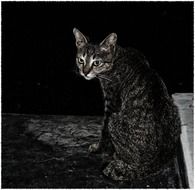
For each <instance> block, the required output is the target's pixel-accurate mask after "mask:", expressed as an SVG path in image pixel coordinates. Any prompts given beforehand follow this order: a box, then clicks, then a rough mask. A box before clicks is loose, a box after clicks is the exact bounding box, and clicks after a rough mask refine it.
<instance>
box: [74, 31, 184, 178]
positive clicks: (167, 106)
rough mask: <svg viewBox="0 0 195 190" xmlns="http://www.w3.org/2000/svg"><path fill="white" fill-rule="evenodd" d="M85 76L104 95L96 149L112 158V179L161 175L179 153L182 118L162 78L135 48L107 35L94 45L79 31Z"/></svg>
mask: <svg viewBox="0 0 195 190" xmlns="http://www.w3.org/2000/svg"><path fill="white" fill-rule="evenodd" d="M73 32H74V35H75V38H76V46H77V55H76V63H77V66H78V69H79V72H80V74H81V75H82V76H83V77H84V78H85V79H87V80H90V79H93V78H95V77H96V78H99V79H100V83H101V86H102V91H103V93H104V99H105V121H104V124H103V129H102V135H101V139H100V142H99V143H98V144H95V145H94V144H93V145H91V146H90V148H89V150H90V151H91V152H96V151H97V152H103V153H105V152H108V151H109V155H110V156H111V157H112V159H111V160H110V162H109V163H108V165H107V166H106V167H105V168H104V169H103V173H104V174H105V175H106V176H108V177H110V178H112V179H113V180H120V181H121V180H130V181H132V180H135V179H141V178H145V177H148V176H150V175H154V174H156V173H158V172H159V171H160V170H161V169H162V168H163V167H164V166H165V165H166V164H168V163H169V162H171V161H172V160H173V159H174V158H175V156H176V152H177V148H178V146H179V141H180V134H181V121H180V117H179V113H178V110H177V107H176V106H175V105H174V103H173V100H172V97H171V96H169V94H168V91H167V88H166V86H165V84H164V82H163V80H162V79H161V77H160V76H159V75H158V74H157V73H156V72H155V71H154V70H153V69H152V68H151V67H150V66H149V63H148V61H147V60H146V58H145V57H144V56H143V55H142V54H141V53H140V52H139V51H137V50H135V49H133V48H122V47H120V46H119V45H117V44H116V41H117V35H116V34H115V33H112V34H110V35H108V36H107V37H106V38H105V39H104V40H103V41H102V42H101V43H100V45H98V44H95V45H94V44H92V43H90V42H88V41H87V39H86V38H85V36H84V35H83V34H82V33H81V32H80V31H78V30H77V29H74V31H73Z"/></svg>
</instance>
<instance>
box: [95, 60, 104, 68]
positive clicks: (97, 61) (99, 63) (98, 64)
mask: <svg viewBox="0 0 195 190" xmlns="http://www.w3.org/2000/svg"><path fill="white" fill-rule="evenodd" d="M101 63H102V62H101V61H100V60H96V61H94V62H93V65H94V66H95V67H98V66H100V65H101Z"/></svg>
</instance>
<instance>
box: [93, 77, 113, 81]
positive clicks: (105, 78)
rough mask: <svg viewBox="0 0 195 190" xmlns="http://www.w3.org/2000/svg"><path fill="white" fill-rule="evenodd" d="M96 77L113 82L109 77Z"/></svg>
mask: <svg viewBox="0 0 195 190" xmlns="http://www.w3.org/2000/svg"><path fill="white" fill-rule="evenodd" d="M96 77H97V78H100V79H104V80H107V81H110V82H111V81H112V80H111V79H109V78H107V77H105V76H103V75H96Z"/></svg>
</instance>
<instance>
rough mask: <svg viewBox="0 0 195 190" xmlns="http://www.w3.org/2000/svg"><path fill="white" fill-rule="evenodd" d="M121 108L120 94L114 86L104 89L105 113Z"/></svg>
mask: <svg viewBox="0 0 195 190" xmlns="http://www.w3.org/2000/svg"><path fill="white" fill-rule="evenodd" d="M119 109H120V96H119V94H118V91H117V90H116V89H113V88H107V89H104V110H105V113H115V112H118V111H119Z"/></svg>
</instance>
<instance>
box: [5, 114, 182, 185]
mask: <svg viewBox="0 0 195 190" xmlns="http://www.w3.org/2000/svg"><path fill="white" fill-rule="evenodd" d="M102 121H103V118H102V117H84V116H83V117H80V116H32V115H14V114H4V115H3V116H2V187H3V188H120V187H128V188H179V187H181V184H180V180H179V175H178V173H177V170H176V169H175V168H174V167H175V166H174V164H172V165H170V167H167V168H165V169H164V170H163V171H162V172H161V173H160V174H159V175H157V176H155V177H152V178H147V179H145V180H143V181H135V180H134V181H130V182H114V181H112V180H110V179H108V178H106V177H105V176H104V175H103V173H102V168H103V167H104V163H103V162H102V158H101V156H100V154H89V152H88V146H89V145H90V144H92V143H94V142H98V138H99V135H100V131H101V125H102Z"/></svg>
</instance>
